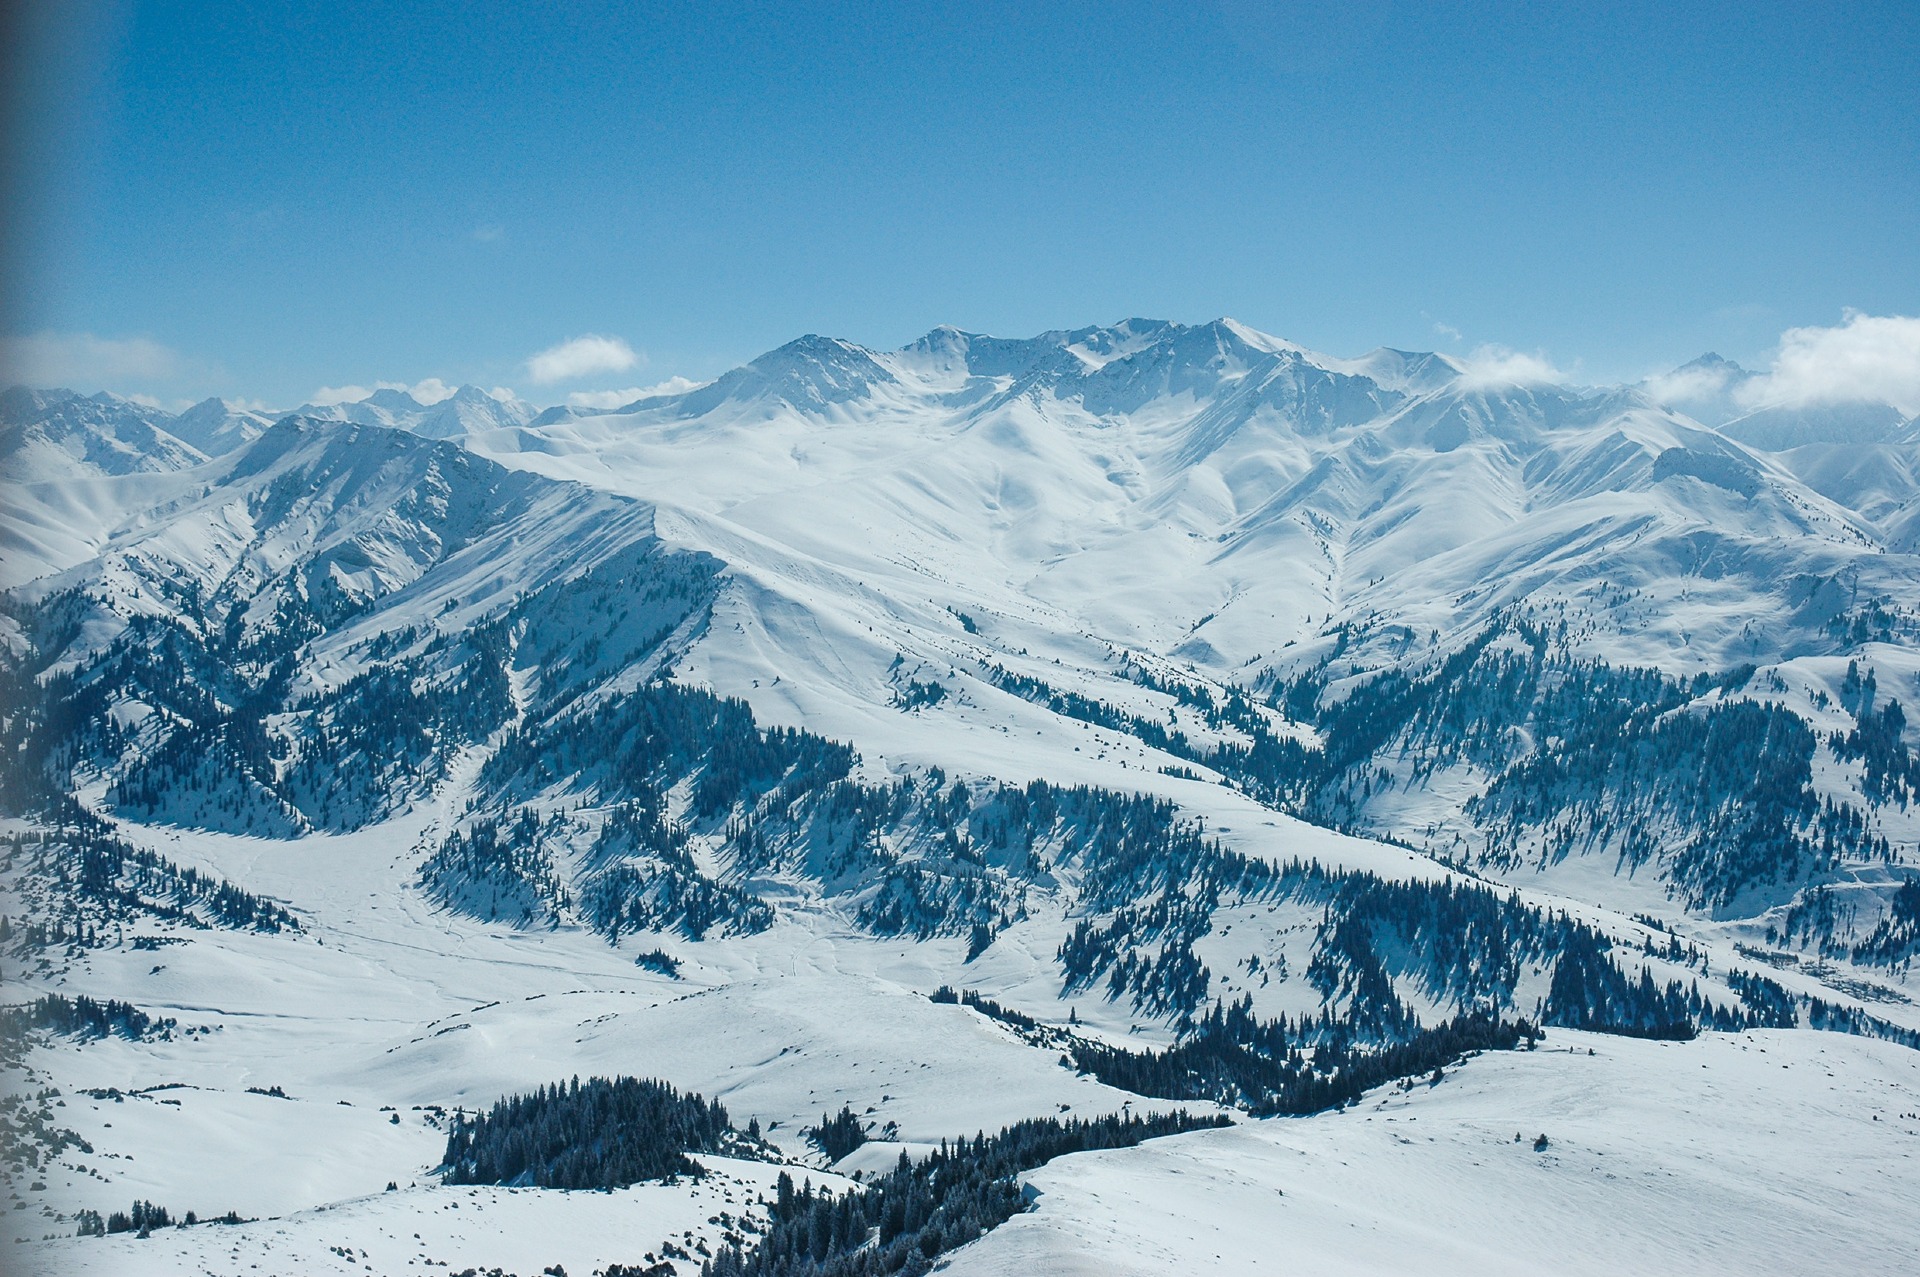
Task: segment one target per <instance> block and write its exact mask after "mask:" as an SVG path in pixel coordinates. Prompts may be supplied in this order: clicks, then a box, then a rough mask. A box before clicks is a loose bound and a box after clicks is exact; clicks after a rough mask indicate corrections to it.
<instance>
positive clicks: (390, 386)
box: [307, 377, 454, 408]
mask: <svg viewBox="0 0 1920 1277" xmlns="http://www.w3.org/2000/svg"><path fill="white" fill-rule="evenodd" d="M376 390H404V391H406V392H407V393H408V394H410V395H412V396H413V397H414V399H415V400H416V401H417V402H419V403H421V404H424V405H427V406H429V407H430V406H432V405H433V404H437V403H439V402H440V401H441V400H442V399H446V398H449V397H451V396H452V394H453V392H454V387H452V386H449V385H448V384H447V383H446V382H444V381H442V380H440V379H439V378H438V377H428V378H426V379H424V380H422V381H416V382H414V383H413V384H412V385H408V384H407V383H406V382H404V381H376V382H374V383H373V384H372V385H371V386H354V385H348V386H322V387H320V389H318V390H316V391H314V392H313V393H312V394H311V395H309V396H307V402H308V403H310V404H313V405H314V406H315V407H319V408H330V407H332V406H333V405H334V404H337V403H359V402H360V401H361V400H362V399H365V398H366V397H367V396H369V395H371V394H373V393H374V392H375V391H376Z"/></svg>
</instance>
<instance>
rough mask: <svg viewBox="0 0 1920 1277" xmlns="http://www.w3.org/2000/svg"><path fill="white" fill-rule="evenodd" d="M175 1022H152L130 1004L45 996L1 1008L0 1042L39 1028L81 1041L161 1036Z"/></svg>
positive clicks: (171, 1027)
mask: <svg viewBox="0 0 1920 1277" xmlns="http://www.w3.org/2000/svg"><path fill="white" fill-rule="evenodd" d="M174 1025H175V1022H174V1021H173V1020H172V1019H170V1018H167V1017H162V1018H160V1019H157V1020H156V1019H154V1018H153V1017H151V1016H149V1015H148V1014H147V1013H146V1012H144V1011H142V1010H141V1009H140V1008H138V1007H136V1006H134V1005H133V1004H132V1003H131V1002H119V1001H115V1000H113V999H108V1000H106V1001H104V1002H103V1001H99V1000H97V999H94V998H90V997H87V996H86V995H85V994H81V995H79V996H77V997H71V998H70V997H68V996H66V995H65V994H62V993H48V994H45V995H43V996H41V997H39V998H37V999H35V1000H34V1001H32V1002H26V1003H21V1004H19V1005H16V1006H10V1007H5V1008H0V1039H18V1038H20V1037H22V1036H24V1035H25V1034H27V1033H28V1032H31V1031H33V1030H36V1029H39V1030H44V1031H46V1032H49V1033H55V1034H59V1035H61V1036H64V1037H75V1038H81V1039H88V1038H105V1037H122V1038H127V1039H129V1040H130V1041H136V1042H137V1041H139V1040H140V1039H141V1038H146V1037H164V1036H166V1035H168V1034H169V1033H170V1031H171V1030H172V1029H173V1028H174Z"/></svg>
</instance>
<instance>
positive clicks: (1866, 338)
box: [1735, 311, 1920, 416]
mask: <svg viewBox="0 0 1920 1277" xmlns="http://www.w3.org/2000/svg"><path fill="white" fill-rule="evenodd" d="M1735 395H1736V397H1737V398H1738V399H1739V400H1740V401H1741V402H1742V403H1743V404H1745V405H1746V406H1748V407H1750V408H1757V407H1760V406H1762V405H1766V404H1786V405H1789V406H1792V407H1804V406H1806V405H1808V404H1816V403H1859V402H1880V403H1890V404H1892V405H1893V406H1894V407H1896V408H1898V409H1899V410H1900V411H1901V412H1903V413H1906V414H1907V415H1908V416H1912V415H1914V414H1916V413H1920V318H1915V317H1913V316H1910V315H1863V314H1861V313H1860V312H1858V311H1848V312H1846V322H1844V323H1842V324H1841V325H1840V326H1839V327H1837V328H1817V327H1808V328H1789V329H1788V330H1787V331H1786V332H1784V333H1782V334H1780V345H1779V348H1778V349H1777V350H1776V351H1775V352H1774V355H1773V362H1772V364H1771V366H1770V367H1769V368H1768V370H1767V371H1766V372H1765V373H1764V374H1762V375H1761V376H1758V377H1755V378H1754V379H1753V380H1752V381H1749V382H1747V383H1746V384H1745V385H1743V386H1741V387H1739V388H1738V389H1737V390H1736V391H1735Z"/></svg>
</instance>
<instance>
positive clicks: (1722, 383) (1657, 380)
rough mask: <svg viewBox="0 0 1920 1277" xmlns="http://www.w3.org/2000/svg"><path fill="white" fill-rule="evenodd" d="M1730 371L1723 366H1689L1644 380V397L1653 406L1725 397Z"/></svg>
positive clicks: (1729, 381)
mask: <svg viewBox="0 0 1920 1277" xmlns="http://www.w3.org/2000/svg"><path fill="white" fill-rule="evenodd" d="M1732 380H1733V369H1732V368H1731V367H1729V366H1727V365H1725V364H1722V365H1718V366H1715V365H1711V364H1690V365H1688V366H1687V367H1685V368H1676V369H1674V370H1673V371H1672V372H1663V373H1659V374H1656V375H1655V376H1652V377H1649V378H1647V380H1646V382H1645V385H1646V389H1647V394H1648V395H1649V396H1651V397H1652V399H1653V400H1654V402H1655V403H1663V404H1683V403H1691V402H1697V401H1701V400H1710V399H1715V398H1718V397H1719V396H1720V395H1723V394H1725V393H1727V390H1728V388H1729V385H1730V383H1731V382H1732Z"/></svg>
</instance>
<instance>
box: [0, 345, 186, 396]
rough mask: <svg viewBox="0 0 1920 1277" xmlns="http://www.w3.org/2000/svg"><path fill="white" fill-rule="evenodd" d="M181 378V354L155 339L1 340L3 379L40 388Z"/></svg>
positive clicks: (0, 369) (94, 385) (0, 353)
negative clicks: (179, 376)
mask: <svg viewBox="0 0 1920 1277" xmlns="http://www.w3.org/2000/svg"><path fill="white" fill-rule="evenodd" d="M179 373H180V356H179V354H178V353H177V352H176V351H174V350H173V349H172V348H171V347H168V346H163V345H161V344H160V343H159V342H157V341H154V340H153V339H152V338H149V337H98V336H95V335H94V334H93V333H56V332H38V333H33V334H31V335H29V336H25V337H8V338H4V339H0V374H3V375H4V377H5V379H6V380H9V381H22V382H26V383H28V384H30V385H35V386H66V385H77V386H82V387H88V388H91V387H96V386H97V387H106V386H108V385H111V384H124V383H126V382H129V381H146V382H152V381H167V380H171V379H172V378H174V377H177V376H178V375H179Z"/></svg>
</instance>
